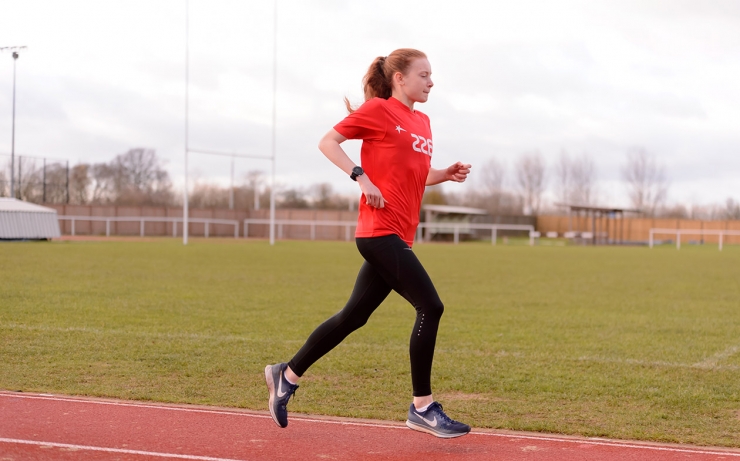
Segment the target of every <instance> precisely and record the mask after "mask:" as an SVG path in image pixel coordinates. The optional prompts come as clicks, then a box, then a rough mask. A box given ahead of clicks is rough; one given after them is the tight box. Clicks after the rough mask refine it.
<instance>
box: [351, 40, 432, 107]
mask: <svg viewBox="0 0 740 461" xmlns="http://www.w3.org/2000/svg"><path fill="white" fill-rule="evenodd" d="M426 57H427V55H426V54H424V53H423V52H421V51H419V50H415V49H413V48H399V49H397V50H395V51H394V52H393V53H391V54H389V55H388V56H378V57H377V58H375V60H373V63H372V64H370V67H369V68H368V69H367V73H366V74H365V77H363V78H362V89H363V91H364V92H365V101H368V100H370V99H372V98H383V99H388V98H390V97H391V94H392V93H393V76H394V75H395V74H396V72H400V73H401V74H403V75H406V72H407V71H408V69H409V66H410V65H411V62H412V61H413V60H414V59H419V58H426ZM344 105H345V106H347V110H348V111H349V113H350V114H351V113H352V112H354V111H355V109H354V108H353V107H352V105H351V104H350V103H349V99H347V98H344Z"/></svg>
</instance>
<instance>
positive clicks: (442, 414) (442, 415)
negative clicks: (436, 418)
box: [435, 402, 457, 424]
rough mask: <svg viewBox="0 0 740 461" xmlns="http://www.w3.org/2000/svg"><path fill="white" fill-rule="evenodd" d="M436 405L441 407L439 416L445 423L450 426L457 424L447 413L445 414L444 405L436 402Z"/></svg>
mask: <svg viewBox="0 0 740 461" xmlns="http://www.w3.org/2000/svg"><path fill="white" fill-rule="evenodd" d="M435 403H436V404H437V406H438V407H439V414H440V416H441V417H442V419H444V420H445V422H447V423H450V424H453V423H456V422H457V421H455V420H454V419H452V418H450V417H449V416H447V413H445V412H444V408H442V404H441V403H439V402H435Z"/></svg>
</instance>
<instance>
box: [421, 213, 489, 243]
mask: <svg viewBox="0 0 740 461" xmlns="http://www.w3.org/2000/svg"><path fill="white" fill-rule="evenodd" d="M421 210H422V211H423V212H424V227H425V228H426V232H425V233H424V240H426V241H430V240H432V239H433V238H435V237H441V236H444V235H450V236H451V235H453V234H454V232H455V228H457V230H458V233H459V235H460V236H467V237H470V236H471V235H472V233H473V230H472V229H471V228H470V227H468V226H467V225H468V224H471V223H472V221H473V217H474V216H481V215H487V214H488V212H487V211H486V210H482V209H480V208H469V207H464V206H451V205H422V207H421ZM445 224H450V225H449V226H446V225H445Z"/></svg>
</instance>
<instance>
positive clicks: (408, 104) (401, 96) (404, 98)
mask: <svg viewBox="0 0 740 461" xmlns="http://www.w3.org/2000/svg"><path fill="white" fill-rule="evenodd" d="M391 96H392V97H394V98H396V99H398V100H399V101H401V102H402V103H403V104H405V105H406V107H408V108H409V109H411V111H413V110H414V101H412V100H411V99H409V97H408V96H406V95H405V94H404V93H403V92H402V91H396V90H394V91H393V93H392V94H391Z"/></svg>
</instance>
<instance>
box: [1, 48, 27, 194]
mask: <svg viewBox="0 0 740 461" xmlns="http://www.w3.org/2000/svg"><path fill="white" fill-rule="evenodd" d="M25 48H26V47H25V46H4V47H0V51H5V50H10V51H12V52H13V119H12V120H13V121H12V129H11V134H10V196H11V197H12V198H15V62H16V61H17V60H18V51H19V50H23V49H25Z"/></svg>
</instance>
